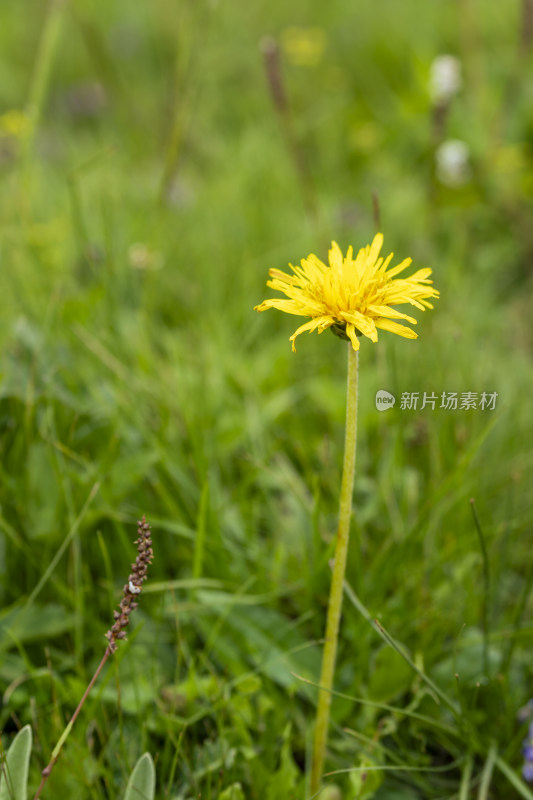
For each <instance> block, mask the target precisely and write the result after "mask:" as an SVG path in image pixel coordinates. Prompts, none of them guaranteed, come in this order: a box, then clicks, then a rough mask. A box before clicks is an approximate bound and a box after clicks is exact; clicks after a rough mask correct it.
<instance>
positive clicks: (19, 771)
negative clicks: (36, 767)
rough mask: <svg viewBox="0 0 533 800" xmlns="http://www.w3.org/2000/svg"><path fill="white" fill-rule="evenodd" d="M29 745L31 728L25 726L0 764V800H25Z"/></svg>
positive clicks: (30, 742)
mask: <svg viewBox="0 0 533 800" xmlns="http://www.w3.org/2000/svg"><path fill="white" fill-rule="evenodd" d="M31 744H32V733H31V727H30V726H29V725H26V726H25V727H24V728H22V730H20V731H19V732H18V733H17V735H16V736H15V738H14V739H13V741H12V742H11V747H10V748H9V750H8V753H7V756H6V760H5V763H3V764H2V774H1V776H0V800H26V798H27V788H28V787H27V784H28V770H29V766H30V754H31Z"/></svg>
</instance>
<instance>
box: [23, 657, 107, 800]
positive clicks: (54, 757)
mask: <svg viewBox="0 0 533 800" xmlns="http://www.w3.org/2000/svg"><path fill="white" fill-rule="evenodd" d="M110 655H111V648H110V647H109V646H108V647H106V649H105V653H104V655H103V657H102V660H101V661H100V663H99V664H98V666H97V668H96V672H95V673H94V675H93V677H92V678H91V680H90V682H89V685H88V686H87V688H86V689H85V691H84V693H83V697H82V698H81V700H80V702H79V703H78V707H77V709H76V711H75V712H74V714H73V715H72V717H71V718H70V720H69V723H68V725H67V727H66V728H65V730H64V731H63V733H62V734H61V737H60V738H59V741H58V743H57V744H56V746H55V747H54V749H53V751H52V756H51V758H50V761H49V763H48V764H47V766H46V767H45V768H44V769H43V771H42V773H41V774H42V778H41V782H40V784H39V788H38V789H37V791H36V793H35V796H34V798H33V800H37V798H38V797H39V796H40V794H41V791H42V789H43V786H44V785H45V783H46V781H47V780H48V778H49V777H50V773H51V772H52V770H53V768H54V766H55V764H56V761H57V759H58V758H59V753H60V752H61V748H62V747H63V745H64V744H65V741H66V740H67V737H68V736H69V734H70V731H71V730H72V727H73V725H74V723H75V722H76V718H77V716H78V714H79V713H80V711H81V710H82V708H83V706H84V704H85V701H86V700H87V697H88V696H89V692H90V691H91V689H92V688H93V686H94V684H95V683H96V681H97V679H98V676H99V675H100V673H101V671H102V669H103V666H104V664H105V662H106V661H107V659H108V658H109V656H110Z"/></svg>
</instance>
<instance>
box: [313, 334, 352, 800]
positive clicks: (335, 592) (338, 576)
mask: <svg viewBox="0 0 533 800" xmlns="http://www.w3.org/2000/svg"><path fill="white" fill-rule="evenodd" d="M347 347H348V382H347V394H346V430H345V438H344V465H343V470H342V484H341V495H340V507H339V526H338V529H337V541H336V544H335V562H334V565H333V575H332V579H331V589H330V595H329V603H328V615H327V622H326V636H325V640H324V651H323V654H322V671H321V673H320V688H321V689H323V690H324V691H320V692H319V695H318V708H317V715H316V725H315V739H314V748H313V761H312V764H311V795H313V794H315V793H316V792H318V791H319V789H320V783H321V781H322V775H323V770H324V756H325V751H326V743H327V737H328V726H329V714H330V706H331V696H332V695H331V689H332V687H333V675H334V672H335V660H336V656H337V639H338V634H339V622H340V617H341V610H342V594H343V584H344V574H345V572H346V559H347V555H348V542H349V536H350V520H351V516H352V495H353V484H354V476H355V456H356V443H357V368H358V352H357V351H355V350H354V349H353V347H352V345H351V343H350V342H348V344H347Z"/></svg>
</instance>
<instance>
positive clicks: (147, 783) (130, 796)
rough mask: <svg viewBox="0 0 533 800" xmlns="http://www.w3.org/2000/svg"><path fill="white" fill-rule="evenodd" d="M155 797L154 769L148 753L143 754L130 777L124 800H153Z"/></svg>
mask: <svg viewBox="0 0 533 800" xmlns="http://www.w3.org/2000/svg"><path fill="white" fill-rule="evenodd" d="M154 796H155V767H154V762H153V760H152V756H151V755H150V753H144V754H143V755H142V756H141V757H140V759H139V760H138V761H137V763H136V764H135V766H134V768H133V772H132V773H131V775H130V779H129V781H128V785H127V786H126V794H125V795H124V800H153V798H154Z"/></svg>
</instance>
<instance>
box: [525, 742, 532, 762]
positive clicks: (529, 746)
mask: <svg viewBox="0 0 533 800" xmlns="http://www.w3.org/2000/svg"><path fill="white" fill-rule="evenodd" d="M523 752H524V758H525V759H526V761H531V763H532V764H533V744H532V743H531V742H530V740H529V739H526V740H525V741H524V750H523Z"/></svg>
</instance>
